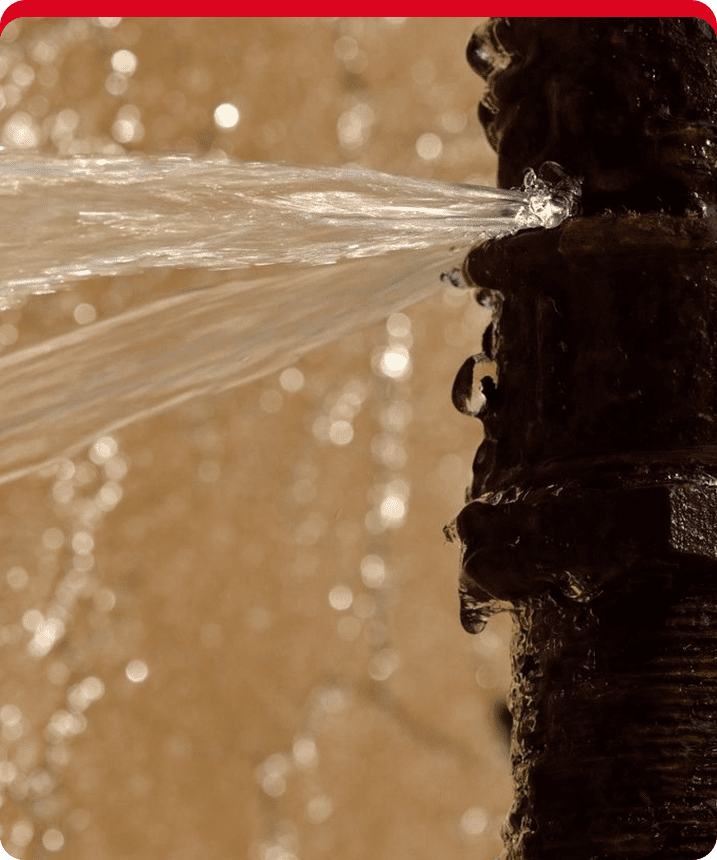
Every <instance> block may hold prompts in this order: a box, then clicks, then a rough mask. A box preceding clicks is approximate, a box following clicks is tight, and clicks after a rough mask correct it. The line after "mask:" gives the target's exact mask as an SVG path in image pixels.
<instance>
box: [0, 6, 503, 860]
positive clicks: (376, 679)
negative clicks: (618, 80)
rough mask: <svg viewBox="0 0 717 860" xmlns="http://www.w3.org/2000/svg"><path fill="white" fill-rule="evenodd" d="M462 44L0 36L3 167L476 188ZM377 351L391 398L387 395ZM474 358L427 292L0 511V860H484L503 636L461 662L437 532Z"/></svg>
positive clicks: (462, 461)
mask: <svg viewBox="0 0 717 860" xmlns="http://www.w3.org/2000/svg"><path fill="white" fill-rule="evenodd" d="M477 23H478V21H477V20H472V19H440V18H439V19H399V18H395V19H391V18H389V19H381V18H368V19H359V18H347V19H343V18H339V19H239V18H237V19H221V20H219V19H118V18H105V19H39V20H34V19H21V20H19V21H16V22H13V23H12V24H11V25H9V26H8V27H7V28H6V30H5V31H4V33H3V34H2V36H1V37H0V108H1V110H0V137H1V138H2V144H3V145H4V146H5V147H7V148H8V149H25V150H27V149H37V150H40V151H42V152H48V153H59V154H62V155H71V154H75V153H83V154H84V153H95V154H97V153H122V152H128V153H193V154H196V155H203V154H207V153H219V152H223V153H226V154H227V155H229V156H230V157H232V158H235V159H239V160H261V161H285V162H289V163H293V164H299V165H303V164H306V165H315V164H320V165H342V164H345V163H349V162H351V163H356V164H360V165H362V166H367V167H372V168H376V169H380V170H385V171H389V172H392V173H399V174H406V175H410V176H422V177H433V178H438V179H444V180H457V181H471V182H475V183H478V184H491V183H492V182H493V176H494V169H495V161H494V157H493V155H492V153H491V152H490V150H489V149H488V146H487V144H486V143H485V140H484V138H483V136H482V133H481V132H480V130H479V128H478V123H477V120H476V118H475V107H476V103H477V101H478V98H479V96H480V91H481V83H480V81H479V80H478V79H477V78H476V77H475V76H474V75H473V74H472V73H471V71H470V69H469V68H468V65H467V63H466V62H465V59H464V50H465V45H466V43H467V41H468V38H469V36H470V33H471V31H472V29H473V28H474V27H475V26H476V24H477ZM220 105H225V107H224V108H222V109H220V110H217V108H219V106H220ZM226 105H229V106H230V107H226ZM232 108H233V109H232ZM188 191H190V190H189V189H188ZM188 205H191V194H190V193H189V194H188ZM191 277H192V275H191V273H160V274H159V275H158V274H157V273H153V274H152V275H151V276H147V277H144V278H142V277H138V278H122V279H120V278H116V279H105V280H95V281H90V282H87V283H83V284H82V285H81V286H79V287H78V288H77V289H76V290H73V291H67V292H63V293H60V294H56V295H54V296H42V297H38V298H36V299H33V300H31V301H29V302H27V304H26V305H25V306H24V307H23V308H21V309H19V310H13V311H10V312H6V313H3V314H1V315H0V347H1V348H2V351H3V353H8V352H10V351H12V350H14V349H17V348H18V347H21V346H24V345H27V344H29V343H32V342H34V341H37V340H40V339H42V338H43V337H46V336H48V335H49V334H51V333H54V332H56V331H58V330H67V328H68V327H71V326H76V325H81V324H84V323H85V322H86V321H87V319H88V315H89V317H91V318H92V319H95V318H99V319H101V318H103V316H105V315H111V314H112V313H116V312H117V311H118V310H121V309H122V307H124V306H126V303H128V302H129V301H132V302H137V301H142V300H143V297H144V296H147V298H149V297H151V296H153V295H155V294H157V292H158V291H162V290H170V291H176V290H178V289H183V288H184V286H183V283H184V282H183V280H182V279H183V278H189V279H191ZM88 309H89V310H88ZM397 342H399V343H400V344H402V345H403V346H404V347H405V348H406V349H407V350H408V351H409V353H410V358H411V364H410V372H407V373H405V374H403V375H401V374H398V375H394V376H391V375H390V374H386V373H385V372H384V371H382V370H381V363H380V357H381V354H382V352H383V351H385V350H386V348H387V345H388V344H390V343H397ZM479 345H480V315H479V314H478V312H477V310H476V309H475V308H474V307H473V305H472V304H471V302H470V300H469V297H468V296H466V295H463V294H458V293H457V291H455V289H453V288H449V290H447V291H446V292H444V293H439V294H438V295H437V296H436V297H435V298H434V299H432V300H430V301H428V302H423V303H422V304H420V305H416V306H414V307H412V308H410V309H409V310H408V311H407V312H406V314H405V315H395V316H394V317H392V318H391V320H389V324H388V328H387V326H386V325H380V326H375V327H372V328H369V329H366V330H364V331H362V332H359V333H357V334H355V335H353V336H351V337H349V338H347V339H345V340H343V341H341V342H339V343H337V344H335V345H334V346H332V347H330V348H327V349H324V350H322V351H320V352H317V353H314V354H312V355H309V356H308V357H306V358H305V359H303V360H302V361H301V362H300V363H299V364H297V365H296V366H295V367H294V368H291V369H290V370H288V371H286V372H284V373H283V374H281V375H276V376H273V377H270V378H266V379H265V380H263V381H261V382H259V383H256V384H253V385H251V386H248V387H245V388H240V389H236V390H234V391H230V392H228V393H226V394H224V395H222V396H220V397H215V398H209V399H204V400H198V401H195V402H193V403H191V404H189V405H187V406H184V407H182V408H179V409H176V410H174V411H172V412H169V413H167V414H165V415H163V416H160V417H158V418H155V419H153V420H150V421H146V422H144V423H141V424H137V425H134V426H132V427H129V428H127V429H125V430H123V431H122V432H121V433H118V434H116V435H115V436H113V437H111V438H104V439H101V440H99V441H98V442H97V443H96V444H95V446H93V448H92V449H90V450H89V451H88V452H87V454H86V455H83V456H80V457H76V458H74V460H72V461H69V460H68V461H64V462H63V463H61V464H60V465H59V466H58V467H57V468H55V469H52V470H46V472H45V473H43V474H42V475H38V476H35V477H33V478H30V479H24V480H22V481H18V482H15V483H13V484H9V485H5V486H3V487H1V488H0V528H1V534H2V537H3V547H4V552H3V556H2V562H1V567H0V592H1V593H2V601H1V602H0V652H1V659H0V726H1V737H0V787H2V798H3V802H2V806H0V825H1V827H2V830H1V832H0V839H1V840H2V844H3V845H4V847H5V848H6V850H7V851H9V852H10V853H11V854H12V855H14V856H16V857H18V858H46V857H50V856H52V857H61V858H65V857H66V858H73V860H99V858H102V860H150V858H152V860H164V858H168V860H169V858H171V860H199V858H201V860H236V858H244V857H246V858H251V860H296V858H300V860H321V858H327V859H328V858H332V860H333V858H337V857H341V858H342V860H367V858H376V860H389V858H390V860H422V858H426V860H428V858H431V860H434V858H436V857H441V858H442V860H462V858H471V860H492V858H494V857H496V855H497V854H498V853H499V852H500V850H501V848H500V840H499V829H500V825H501V821H502V818H503V816H504V814H505V812H506V810H507V808H508V805H509V803H510V796H511V788H510V779H509V774H508V752H507V746H506V742H505V736H504V732H503V730H502V729H501V727H500V725H499V723H498V721H497V720H496V716H495V714H496V709H497V708H499V706H500V704H501V703H502V702H503V701H504V700H505V694H506V689H507V683H508V658H507V646H506V643H507V638H508V635H509V623H508V621H507V619H506V618H501V617H499V618H496V619H494V620H493V621H492V622H491V624H490V625H489V627H488V629H487V630H486V631H485V632H484V633H483V634H482V635H480V636H479V637H474V638H472V637H469V636H468V635H467V634H465V633H464V632H463V631H462V629H461V627H460V624H459V621H458V601H457V596H456V582H457V571H458V553H457V550H456V548H455V547H453V546H450V545H448V544H446V543H445V541H444V538H443V536H442V531H441V530H442V527H443V525H444V524H446V523H447V522H449V521H450V520H451V519H452V518H453V517H454V516H455V515H456V513H457V512H458V510H459V509H460V507H461V505H462V499H463V491H464V487H465V486H466V485H467V483H468V479H469V472H470V463H471V459H472V456H473V453H474V451H475V448H476V445H477V443H478V441H479V439H480V425H479V423H478V422H476V421H472V420H470V419H468V418H466V417H464V416H461V415H459V414H458V413H457V412H455V411H454V410H453V408H452V406H451V403H450V389H451V385H452V381H453V377H454V375H455V373H456V371H457V369H458V368H459V366H460V365H461V364H462V362H463V360H464V359H465V358H466V357H467V356H468V355H470V354H471V353H474V352H476V351H478V350H479ZM58 606H61V607H64V608H63V609H62V611H61V612H60V611H59V610H57V607H58Z"/></svg>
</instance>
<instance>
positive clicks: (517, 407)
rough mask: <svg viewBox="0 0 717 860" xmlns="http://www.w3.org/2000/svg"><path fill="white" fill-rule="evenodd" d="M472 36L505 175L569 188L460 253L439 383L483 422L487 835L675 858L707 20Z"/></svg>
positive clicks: (695, 731) (702, 509) (712, 390)
mask: <svg viewBox="0 0 717 860" xmlns="http://www.w3.org/2000/svg"><path fill="white" fill-rule="evenodd" d="M468 56H469V59H470V61H471V64H472V65H473V66H474V68H475V69H476V70H477V71H478V72H479V73H480V74H481V75H482V76H483V77H484V78H485V79H486V83H487V88H486V94H485V96H484V98H483V102H482V104H481V107H480V111H479V113H480V117H481V120H482V121H483V123H484V124H485V126H486V129H487V132H488V136H489V139H490V141H491V143H492V144H493V146H494V147H495V148H496V150H497V151H498V154H499V179H500V183H501V184H502V185H507V186H509V185H516V184H518V183H519V181H520V178H521V175H522V172H523V171H524V169H525V168H533V169H538V168H539V167H540V165H541V163H542V162H544V161H550V162H557V163H558V164H559V165H560V166H561V167H562V168H563V169H564V170H565V171H566V172H567V174H568V177H573V181H575V180H580V181H581V183H582V189H583V197H582V199H583V207H584V208H583V214H582V215H581V216H580V217H576V218H573V219H570V220H568V221H566V222H565V223H564V224H562V225H561V226H560V227H558V228H555V229H553V230H549V231H525V232H523V233H520V234H517V235H516V236H513V237H507V238H502V239H497V240H492V241H489V242H487V243H485V244H483V245H481V246H479V247H478V248H476V249H475V250H474V251H473V252H471V254H470V255H469V257H468V259H467V261H466V265H465V270H466V274H467V276H468V277H469V278H470V280H471V281H472V282H473V283H474V284H476V285H477V291H476V295H477V299H478V301H479V302H482V303H484V304H487V305H489V306H490V307H491V308H492V309H493V324H492V325H491V326H489V328H488V330H487V331H486V334H485V336H484V344H483V353H482V354H481V355H480V356H473V357H472V358H470V359H469V360H468V362H466V364H465V365H464V367H463V368H462V369H461V371H460V372H459V374H458V377H457V379H456V383H455V387H454V402H455V403H456V404H457V405H458V406H459V407H460V408H462V409H463V410H464V411H466V412H469V413H472V414H479V415H480V417H481V419H482V421H483V423H484V427H485V441H484V442H483V444H482V445H481V446H480V447H479V449H478V453H477V455H476V459H475V462H474V480H473V484H472V487H471V488H470V491H469V495H468V504H467V505H466V507H465V508H464V509H463V511H462V512H461V513H460V515H459V516H458V518H457V520H456V524H455V532H457V534H458V536H459V538H460V540H461V542H462V546H463V562H462V567H463V569H462V574H461V595H462V620H463V623H464V626H466V628H467V629H469V630H473V631H477V630H479V629H480V627H481V625H482V624H483V623H484V619H485V617H487V615H489V614H490V613H491V612H493V611H495V610H497V609H500V608H506V607H510V608H512V610H513V612H514V615H515V618H516V631H515V635H514V641H513V656H512V660H513V672H514V684H513V692H512V710H513V716H514V730H513V745H512V756H513V768H514V777H515V783H516V797H515V802H514V805H513V808H512V810H511V813H510V816H509V819H508V822H507V825H506V829H505V834H504V837H505V841H506V846H507V849H506V854H507V857H508V858H509V860H648V858H650V860H654V858H660V860H694V858H699V857H704V856H705V855H706V854H708V853H709V851H710V850H711V848H712V847H713V845H714V843H715V838H716V837H717V817H716V816H715V810H716V809H717V220H716V218H715V211H716V210H715V194H716V191H717V183H716V180H717V176H716V173H717V169H716V165H715V141H717V40H716V39H715V34H714V32H713V31H712V30H711V28H710V27H709V26H708V25H707V24H705V23H704V22H703V21H700V20H699V19H676V18H672V19H660V18H648V19H614V18H598V19H589V18H587V19H567V18H553V19H550V18H544V19H531V18H519V19H491V20H490V21H489V22H488V23H487V25H485V27H483V28H482V29H480V30H479V31H477V33H476V34H475V36H474V38H473V39H472V41H471V43H470V45H469V49H468ZM546 169H547V171H548V173H549V174H552V176H553V177H555V176H558V177H561V176H562V179H561V181H562V182H563V183H566V182H567V183H569V182H570V179H568V178H566V177H565V176H563V174H561V171H560V169H559V168H558V167H556V166H555V165H549V166H548V167H547V168H546ZM496 368H497V369H496Z"/></svg>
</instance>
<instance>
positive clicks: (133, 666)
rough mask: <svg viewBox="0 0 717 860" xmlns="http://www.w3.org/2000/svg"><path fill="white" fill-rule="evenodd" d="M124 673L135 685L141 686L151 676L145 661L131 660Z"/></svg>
mask: <svg viewBox="0 0 717 860" xmlns="http://www.w3.org/2000/svg"><path fill="white" fill-rule="evenodd" d="M124 671H125V675H126V676H127V678H128V679H129V680H130V681H132V683H133V684H140V683H141V682H142V681H144V680H146V678H147V676H148V675H149V668H148V666H147V664H146V663H145V662H144V660H130V661H129V663H128V664H127V666H126V667H125V670H124Z"/></svg>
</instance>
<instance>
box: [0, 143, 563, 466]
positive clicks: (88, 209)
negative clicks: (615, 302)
mask: <svg viewBox="0 0 717 860" xmlns="http://www.w3.org/2000/svg"><path fill="white" fill-rule="evenodd" d="M570 211H571V208H570V205H566V204H565V203H564V201H562V200H560V199H558V198H555V199H553V198H552V197H551V192H550V189H549V187H548V186H547V185H546V184H545V183H542V182H540V181H538V180H536V179H535V177H534V175H533V174H532V172H531V173H530V174H529V175H528V177H527V180H526V190H512V191H510V190H509V191H501V190H496V189H493V188H478V187H472V186H469V185H459V184H449V183H441V182H435V181H427V180H417V179H410V178H406V177H398V176H390V175H388V174H383V173H378V172H376V171H369V170H361V169H358V168H291V167H286V166H283V165H267V164H237V163H233V162H229V161H224V162H214V161H211V160H198V159H191V158H175V157H166V158H137V157H133V158H95V159H90V158H75V159H56V158H47V157H42V156H25V157H23V158H17V157H16V156H13V155H8V154H5V155H3V156H2V157H1V158H0V217H3V221H4V223H6V224H7V225H8V227H7V230H6V231H5V232H4V234H3V239H2V256H1V262H0V302H4V304H5V307H6V309H7V308H9V307H12V306H13V305H15V304H17V303H18V302H20V301H21V300H22V299H23V298H25V297H27V296H28V295H31V294H37V293H40V294H42V293H47V292H52V291H54V290H57V289H61V288H62V287H69V286H71V285H73V284H74V283H76V282H77V281H80V280H83V279H86V278H90V277H97V276H109V275H118V274H127V273H137V272H142V271H147V270H148V269H151V268H154V267H162V268H166V267H181V268H192V269H205V268H206V269H210V270H213V271H215V272H216V278H215V280H216V282H215V283H213V284H212V285H211V286H208V287H204V288H201V289H197V290H189V291H186V290H182V291H181V292H178V293H177V294H175V295H169V296H162V297H161V298H157V299H154V300H153V299H152V296H151V294H150V295H147V296H145V297H144V301H143V303H142V304H141V305H139V306H138V307H135V308H133V309H132V310H129V311H126V312H124V313H120V314H116V315H114V316H111V317H109V318H107V319H103V320H99V321H94V322H93V321H92V319H93V317H92V307H91V306H88V308H87V309H86V311H83V310H82V309H80V310H79V312H80V314H82V313H85V312H86V313H87V314H88V316H87V318H86V319H82V321H83V322H85V323H86V324H84V325H83V326H82V328H81V329H79V330H77V329H75V330H72V331H71V332H68V333H66V334H63V335H60V336H58V337H54V338H51V339H49V340H44V341H42V342H41V343H39V344H37V345H35V346H32V347H29V348H27V349H24V350H18V351H16V352H14V353H11V354H9V355H7V356H6V357H4V358H2V359H0V415H2V419H0V482H2V481H7V480H12V479H15V478H17V477H20V476H21V475H24V474H26V473H27V472H28V471H30V470H32V469H34V468H37V467H38V466H41V465H43V464H46V463H48V462H50V461H51V460H52V459H54V458H56V457H58V456H59V455H63V454H68V453H72V452H74V451H77V450H80V449H81V448H82V447H84V446H86V445H88V444H89V443H90V442H91V441H92V440H93V439H94V438H96V437H97V436H98V435H100V434H102V433H107V432H111V431H113V430H115V429H117V428H119V427H122V426H124V425H126V424H129V423H131V422H133V421H136V420H138V419H139V418H143V417H147V416H149V415H153V414H156V413H157V412H159V411H162V410H164V409H166V408H168V407H170V406H172V405H176V404H179V403H183V402H186V401H187V400H189V399H191V398H193V397H196V396H198V395H200V394H206V393H208V392H218V391H222V390H225V389H227V388H230V387H232V386H236V385H240V384H242V383H246V382H249V381H251V380H254V379H257V378H258V377H261V376H263V375H266V374H267V373H270V372H272V371H275V370H278V369H281V368H282V367H285V366H287V365H289V364H291V363H292V362H293V361H294V360H295V359H296V358H297V357H298V356H300V355H302V354H304V353H305V352H307V351H309V350H311V349H314V348H316V347H318V346H322V345H324V344H327V343H330V342H332V341H334V340H337V339H338V338H340V337H342V336H344V335H346V334H348V333H350V332H352V331H355V330H358V329H360V328H362V327H365V326H366V325H369V324H370V323H373V322H377V321H379V320H381V319H383V318H385V317H387V316H388V315H389V314H391V313H392V312H395V311H397V310H400V309H402V308H405V307H406V306H407V305H410V304H413V303H415V302H417V301H419V300H421V299H424V298H426V297H427V296H429V295H431V294H432V293H434V292H435V291H436V290H437V289H439V288H440V286H441V282H442V277H441V276H442V275H443V274H444V273H448V275H449V276H451V277H453V278H454V279H455V277H456V276H455V271H456V266H457V265H458V264H460V262H461V260H462V258H463V257H464V256H465V253H466V251H467V250H468V249H469V248H470V247H471V245H473V244H475V243H476V241H478V240H480V239H486V238H489V237H491V236H498V235H504V234H506V233H511V232H516V231H517V230H519V229H524V228H528V227H543V226H554V224H555V223H557V222H558V221H559V220H562V219H563V218H565V217H566V216H567V215H568V214H570ZM58 261H59V262H58ZM237 270H243V272H242V273H241V274H238V273H237ZM451 273H453V274H452V275H451ZM76 318H77V311H76Z"/></svg>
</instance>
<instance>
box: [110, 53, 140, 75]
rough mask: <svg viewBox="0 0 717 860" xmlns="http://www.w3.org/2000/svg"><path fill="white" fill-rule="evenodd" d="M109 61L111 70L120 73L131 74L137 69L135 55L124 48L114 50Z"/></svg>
mask: <svg viewBox="0 0 717 860" xmlns="http://www.w3.org/2000/svg"><path fill="white" fill-rule="evenodd" d="M110 63H111V65H112V69H113V71H115V72H117V74H120V75H133V74H134V73H135V72H136V71H137V57H136V56H135V55H134V54H133V53H132V51H128V50H127V49H126V48H123V49H122V50H120V51H115V52H114V54H112V59H111V60H110Z"/></svg>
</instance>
